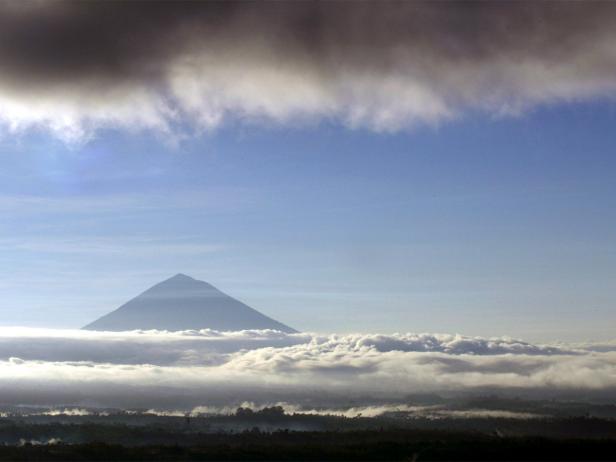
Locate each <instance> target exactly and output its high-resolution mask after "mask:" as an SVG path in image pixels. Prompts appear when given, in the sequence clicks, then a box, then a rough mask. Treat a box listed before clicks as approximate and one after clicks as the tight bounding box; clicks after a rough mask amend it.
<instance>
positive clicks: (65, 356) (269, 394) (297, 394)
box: [0, 328, 616, 409]
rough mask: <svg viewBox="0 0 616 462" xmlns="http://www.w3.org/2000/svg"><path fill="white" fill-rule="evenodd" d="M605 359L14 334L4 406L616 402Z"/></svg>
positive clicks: (405, 340) (469, 349) (350, 338)
mask: <svg viewBox="0 0 616 462" xmlns="http://www.w3.org/2000/svg"><path fill="white" fill-rule="evenodd" d="M598 349H599V350H600V352H597V351H593V346H592V345H577V346H575V347H567V346H566V345H560V346H542V345H533V344H529V343H525V342H522V341H519V340H513V339H507V338H495V339H485V338H476V337H464V336H460V335H446V334H394V335H382V334H357V335H327V336H325V335H313V334H285V333H281V332H275V331H240V332H216V331H211V330H201V331H181V332H162V331H135V332H89V331H70V330H46V329H18V328H3V329H0V367H1V368H2V376H1V377H0V386H1V387H2V389H3V401H4V402H5V404H37V405H38V404H45V405H72V406H110V407H120V408H121V407H131V408H132V407H143V408H156V409H192V408H194V407H197V406H205V407H207V406H218V407H220V406H233V405H234V403H235V404H239V403H241V402H243V401H254V402H278V401H286V402H289V403H311V405H327V404H331V403H332V402H339V401H340V400H342V401H344V400H349V399H354V400H355V401H357V402H359V403H363V404H366V405H367V404H370V402H371V400H375V399H404V397H405V396H407V395H409V394H413V393H424V392H431V393H432V392H444V393H449V394H451V393H466V392H469V391H482V392H495V391H507V390H509V391H515V393H516V394H520V393H522V394H524V393H528V394H531V393H532V394H538V395H540V396H543V397H553V396H554V395H555V394H558V393H571V392H575V393H583V394H584V395H585V396H595V397H606V396H607V397H613V396H615V395H616V355H615V353H614V351H611V350H610V349H609V348H607V346H606V345H605V344H602V345H600V346H599V348H598Z"/></svg>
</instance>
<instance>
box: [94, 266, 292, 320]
mask: <svg viewBox="0 0 616 462" xmlns="http://www.w3.org/2000/svg"><path fill="white" fill-rule="evenodd" d="M206 328H209V329H215V330H223V331H231V330H245V329H275V330H280V331H283V332H297V331H296V330H294V329H292V328H291V327H289V326H286V325H284V324H282V323H280V322H278V321H275V320H274V319H271V318H269V317H267V316H265V315H263V314H261V313H259V312H258V311H256V310H254V309H252V308H250V307H249V306H247V305H245V304H244V303H242V302H240V301H238V300H236V299H234V298H232V297H229V296H228V295H227V294H225V293H223V292H221V291H220V290H218V289H217V288H216V287H214V286H212V285H211V284H208V283H207V282H204V281H198V280H196V279H193V278H191V277H190V276H186V275H185V274H176V275H175V276H173V277H172V278H170V279H167V280H166V281H163V282H160V283H158V284H156V285H155V286H153V287H151V288H150V289H148V290H146V291H145V292H143V293H142V294H141V295H139V296H137V297H135V298H133V299H132V300H130V301H129V302H127V303H125V304H124V305H122V306H121V307H119V308H118V309H117V310H115V311H112V312H111V313H109V314H106V315H105V316H103V317H101V318H99V319H97V320H96V321H94V322H92V323H90V324H88V325H87V326H85V327H83V329H87V330H107V331H125V330H134V329H159V330H187V329H206Z"/></svg>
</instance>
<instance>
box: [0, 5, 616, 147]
mask: <svg viewBox="0 0 616 462" xmlns="http://www.w3.org/2000/svg"><path fill="white" fill-rule="evenodd" d="M615 26H616V4H614V3H612V2H586V3H583V2H34V1H32V2H19V3H17V2H5V3H3V4H2V5H1V6H0V68H1V70H2V72H1V74H0V75H1V76H0V114H1V115H0V117H1V118H2V120H3V121H4V122H5V125H7V126H8V127H9V128H11V129H13V130H19V129H21V128H25V127H29V126H31V125H33V124H34V125H36V124H39V125H43V126H45V127H46V128H49V129H51V130H52V131H54V132H56V133H57V134H59V135H60V136H64V137H65V138H69V139H70V138H80V137H84V136H87V135H88V134H89V133H91V132H92V131H93V130H96V128H98V127H99V126H109V125H112V126H119V127H125V126H131V127H136V128H149V129H155V130H161V131H166V132H171V131H173V130H174V129H175V128H176V127H177V125H187V126H190V127H191V128H192V129H204V128H211V127H214V126H216V125H218V124H219V123H221V122H223V121H224V120H225V119H226V118H239V119H242V120H244V121H246V120H247V121H254V120H266V121H273V122H277V123H290V122H295V121H303V120H306V119H315V120H319V119H323V118H326V119H333V120H338V121H341V122H342V123H344V124H347V125H349V126H351V127H368V128H371V129H374V130H381V131H392V130H399V129H403V128H406V127H408V126H411V125H413V124H415V123H438V122H439V121H441V120H446V119H448V118H452V117H456V116H459V115H460V114H463V113H464V111H466V110H477V109H479V110H484V111H487V112H489V113H496V114H510V113H519V112H520V111H523V110H525V109H527V108H529V107H532V106H534V105H537V104H545V103H552V102H559V101H571V100H584V99H588V98H595V97H606V96H608V97H611V96H612V95H613V94H614V92H615V91H616V78H615V77H614V75H616V74H615V71H616V53H615V52H614V51H613V50H614V49H616V47H615V44H616V27H615ZM54 111H55V117H56V119H59V120H55V121H54V117H53V113H54Z"/></svg>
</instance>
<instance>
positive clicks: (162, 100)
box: [0, 2, 616, 341]
mask: <svg viewBox="0 0 616 462" xmlns="http://www.w3.org/2000/svg"><path fill="white" fill-rule="evenodd" d="M14 5H16V4H13V3H5V4H2V6H1V9H0V13H1V14H0V63H2V65H3V75H2V76H1V77H0V215H1V216H2V219H1V220H0V247H1V251H0V293H1V294H2V298H1V300H0V314H1V316H0V324H2V325H4V326H11V325H20V326H37V327H54V328H79V327H81V326H83V325H85V324H87V323H89V322H91V321H92V320H94V319H96V318H97V317H99V316H101V315H103V314H105V313H107V312H109V311H111V310H113V309H115V308H117V307H118V306H119V305H121V304H122V303H124V302H125V301H127V300H128V299H130V298H132V297H134V296H136V295H137V294H139V293H140V292H142V291H144V290H145V289H147V288H148V287H150V286H151V285H153V284H155V283H157V282H159V281H161V280H163V279H166V278H168V277H171V276H173V275H174V274H176V273H178V272H182V273H186V274H188V275H190V276H193V277H195V278H197V279H202V280H205V281H207V282H209V283H211V284H213V285H215V286H216V287H218V288H219V289H221V290H223V291H224V292H226V293H228V294H230V295H232V296H234V297H236V298H238V299H240V300H242V301H244V302H245V303H247V304H248V305H250V306H252V307H253V308H255V309H258V310H260V311H262V312H263V313H265V314H267V315H268V316H271V317H273V318H275V319H277V320H279V321H281V322H283V323H285V324H287V325H290V326H292V327H294V328H296V329H298V330H300V331H304V332H320V333H329V332H340V333H349V332H372V333H374V332H383V333H394V332H447V333H462V334H465V335H471V336H474V335H477V336H483V337H490V336H513V337H520V338H524V339H527V340H529V341H556V340H563V341H585V340H594V341H602V340H610V339H612V338H613V331H614V328H615V327H616V314H615V313H616V310H614V305H615V304H616V292H615V290H614V287H613V285H614V284H613V281H614V279H615V276H616V194H615V193H616V181H615V180H616V178H615V177H616V157H615V156H614V134H613V133H614V129H613V127H614V126H615V122H616V106H615V104H614V96H615V95H616V79H615V78H614V75H616V73H615V70H616V56H615V55H614V52H613V50H614V49H616V48H615V45H614V44H615V42H616V33H615V32H613V31H614V30H616V28H614V27H613V26H614V23H615V22H616V10H615V8H614V6H613V4H610V3H597V4H593V7H587V6H586V7H585V6H584V5H583V4H581V3H579V4H577V3H568V4H566V5H565V4H550V3H541V4H532V3H524V2H516V3H508V4H503V3H501V4H500V5H501V6H494V4H490V5H488V3H482V2H477V3H471V4H468V5H469V6H468V7H466V8H458V7H455V6H454V4H453V3H452V4H447V3H439V4H436V6H434V4H424V3H409V4H399V3H387V4H386V6H385V7H382V8H379V9H378V10H375V9H374V7H371V6H370V5H371V4H369V3H364V4H350V3H347V4H338V6H337V8H334V7H333V6H331V5H332V4H329V5H328V4H321V3H315V4H313V3H310V4H308V3H306V4H299V5H298V6H297V7H296V8H289V7H287V6H285V4H268V6H267V7H265V8H262V9H260V10H259V11H255V10H254V8H253V7H252V6H251V4H243V6H242V7H241V8H240V7H238V5H239V4H237V3H234V4H231V5H232V6H225V4H213V3H212V4H199V3H187V4H181V6H180V7H175V8H174V9H173V10H168V8H169V6H168V5H170V4H166V3H162V2H161V3H157V5H159V6H157V7H152V8H151V9H148V10H147V11H146V12H145V13H144V12H143V11H140V9H141V5H140V4H139V3H126V4H118V3H112V4H109V3H99V4H94V6H92V7H91V8H87V7H84V6H82V5H83V4H79V3H58V4H56V5H58V6H57V7H56V8H54V9H53V10H51V9H49V7H48V6H45V5H46V4H44V3H43V4H41V3H24V5H25V6H23V7H19V6H14ZM109 5H111V6H109ZM439 5H440V6H439ZM371 8H372V9H371ZM119 9H123V11H120V10H119ZM195 9H197V11H195ZM170 11H172V13H173V14H172V15H170V14H169V13H170ZM119 13H121V15H120V16H121V17H122V20H117V18H118V14H119ZM161 24H164V25H165V27H164V28H161V27H160V26H161ZM409 25H410V26H409ZM60 31H64V32H62V33H61V32H60ZM92 31H97V32H98V33H94V32H92Z"/></svg>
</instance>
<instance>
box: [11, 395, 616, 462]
mask: <svg viewBox="0 0 616 462" xmlns="http://www.w3.org/2000/svg"><path fill="white" fill-rule="evenodd" d="M429 409H436V410H437V411H439V412H441V414H434V415H429V416H423V417H421V416H419V415H417V414H413V413H409V412H390V413H387V414H384V415H380V416H378V417H362V416H361V415H357V416H355V417H341V416H334V415H309V414H301V413H293V414H287V413H285V412H284V411H283V409H282V408H281V407H279V406H277V407H270V408H264V409H262V410H260V411H256V412H253V411H251V410H248V409H244V408H239V409H238V410H237V412H236V413H235V414H231V415H198V416H193V415H184V416H182V415H179V416H178V415H175V416H168V415H159V414H152V413H151V412H148V411H146V412H132V411H131V412H128V411H127V412H123V411H118V412H112V411H109V412H98V413H93V414H88V413H84V414H79V413H73V414H71V413H70V412H68V411H66V412H63V413H42V412H41V411H40V410H39V411H37V412H35V410H34V409H26V408H21V409H19V410H16V409H5V410H4V415H3V416H2V417H0V462H1V461H9V460H10V461H82V460H96V461H104V460H125V461H187V460H209V461H231V460H233V461H249V460H250V461H327V460H331V461H334V460H336V461H341V460H353V461H368V460H374V461H377V460H382V461H405V462H410V461H422V460H435V461H437V460H482V461H487V460H492V461H515V460H519V461H530V460H533V461H539V460H549V461H556V460H567V461H574V460H575V461H582V460H616V418H615V417H616V408H615V407H614V406H613V405H612V404H609V405H602V406H594V405H584V406H580V405H577V404H572V403H564V404H563V403H560V404H559V403H553V402H532V403H530V402H526V401H521V400H515V401H503V400H495V399H492V398H490V399H482V400H481V401H480V402H477V401H476V400H474V401H472V402H470V403H467V404H465V405H464V407H460V406H459V407H457V408H455V409H454V408H452V405H449V407H447V408H444V407H438V408H432V407H430V408H429ZM473 409H474V410H475V411H477V409H482V411H481V412H480V413H477V412H475V413H474V414H464V415H465V416H467V415H490V416H493V415H498V416H501V415H505V416H507V415H510V414H506V413H505V414H503V412H502V411H504V410H506V411H509V412H511V411H517V412H526V413H527V414H523V415H534V416H539V415H541V417H532V418H530V417H529V418H520V417H517V418H512V417H488V418H486V417H464V418H454V417H452V416H454V415H460V414H450V416H449V417H446V418H442V417H435V416H437V415H439V416H442V415H443V414H442V412H444V411H451V412H453V411H460V410H465V412H466V411H469V410H473ZM494 409H496V410H499V413H497V414H485V412H486V411H488V410H494ZM67 412H68V413H67ZM539 413H540V414H539Z"/></svg>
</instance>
